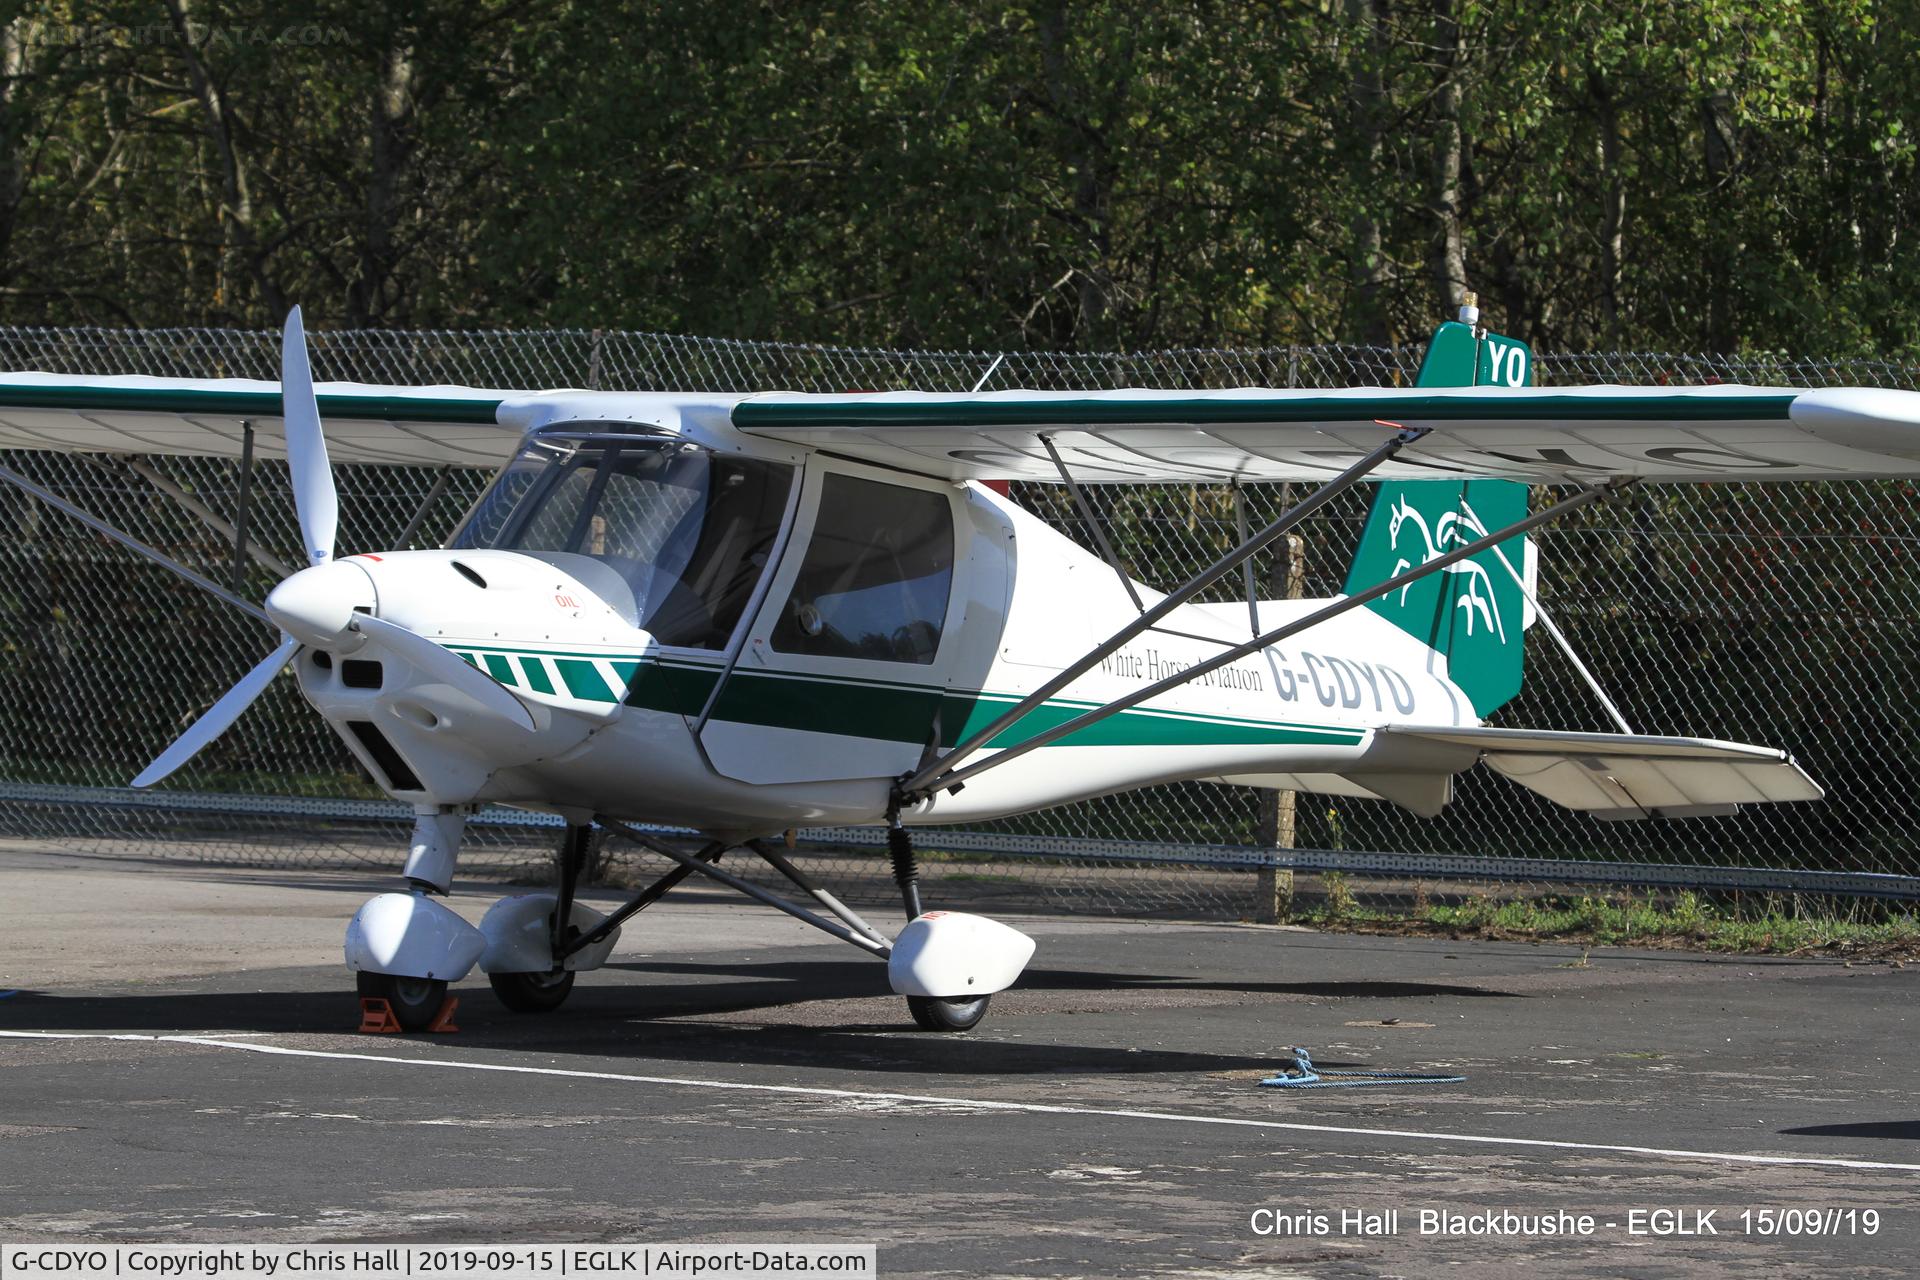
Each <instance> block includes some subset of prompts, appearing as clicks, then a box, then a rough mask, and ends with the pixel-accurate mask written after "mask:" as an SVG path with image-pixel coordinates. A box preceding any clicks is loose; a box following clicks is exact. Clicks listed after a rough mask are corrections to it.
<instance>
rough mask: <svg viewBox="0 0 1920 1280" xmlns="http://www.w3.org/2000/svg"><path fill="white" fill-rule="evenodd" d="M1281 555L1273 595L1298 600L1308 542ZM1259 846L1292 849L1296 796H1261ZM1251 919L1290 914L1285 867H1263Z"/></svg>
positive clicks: (1284, 492) (1284, 494) (1293, 543)
mask: <svg viewBox="0 0 1920 1280" xmlns="http://www.w3.org/2000/svg"><path fill="white" fill-rule="evenodd" d="M1292 502H1293V486H1292V485H1290V484H1289V485H1283V486H1282V487H1281V490H1280V504H1281V506H1282V507H1286V506H1290V505H1291V504H1292ZM1276 545H1277V546H1278V547H1279V550H1280V554H1279V555H1278V556H1277V557H1276V558H1275V560H1274V565H1273V578H1274V586H1275V587H1277V588H1278V590H1277V591H1276V592H1275V594H1276V595H1277V596H1279V597H1280V598H1281V599H1283V600H1298V599H1300V598H1301V597H1302V596H1303V595H1305V594H1306V589H1307V540H1306V539H1305V538H1303V537H1301V536H1300V535H1299V534H1297V533H1290V534H1288V535H1287V536H1286V537H1284V538H1282V539H1281V540H1280V541H1279V542H1278V543H1277V544H1276ZM1260 798H1261V801H1262V804H1261V806H1260V810H1261V812H1260V844H1261V846H1262V847H1263V848H1268V849H1291V848H1293V845H1294V822H1295V818H1296V813H1297V810H1296V807H1295V806H1296V802H1297V799H1298V793H1297V792H1293V791H1273V792H1262V793H1261V797H1260ZM1255 895H1256V898H1257V901H1256V902H1255V904H1254V905H1255V908H1256V910H1255V915H1254V918H1255V919H1256V920H1258V921H1259V922H1260V923H1261V924H1281V923H1284V922H1285V921H1286V920H1287V919H1288V918H1289V917H1290V916H1292V915H1293V871H1292V870H1291V869H1290V868H1285V867H1262V868H1260V875H1259V879H1258V883H1257V884H1256V885H1255Z"/></svg>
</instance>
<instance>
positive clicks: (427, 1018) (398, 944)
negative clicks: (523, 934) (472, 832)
mask: <svg viewBox="0 0 1920 1280" xmlns="http://www.w3.org/2000/svg"><path fill="white" fill-rule="evenodd" d="M466 821H467V810H466V809H464V808H461V807H458V806H446V807H435V806H430V805H423V806H421V807H420V808H418V809H416V810H415V811H414V824H413V841H412V845H411V847H410V849H409V851H408V854H407V865H406V869H405V871H404V872H402V874H403V875H405V876H406V878H407V887H408V892H406V893H383V894H380V895H379V896H378V897H375V898H373V899H371V900H369V901H368V902H366V903H365V904H363V905H362V906H361V908H360V910H359V911H357V912H355V913H354V917H353V920H352V921H351V922H350V923H349V924H348V925H347V943H346V952H347V967H348V968H350V969H353V970H354V971H355V978H354V981H355V985H356V986H357V987H358V988H359V992H360V995H361V996H362V997H363V998H367V997H372V998H378V999H381V1000H385V1001H386V1002H387V1004H388V1006H389V1007H390V1008H391V1009H392V1010H393V1016H394V1018H395V1020H396V1021H398V1022H399V1023H400V1025H401V1027H402V1028H404V1029H405V1030H408V1031H422V1030H425V1029H426V1026H427V1024H428V1023H430V1022H432V1021H433V1019H434V1016H435V1015H436V1014H438V1013H439V1012H440V1006H441V1004H442V1002H444V1001H445V999H446V995H447V984H448V983H449V982H458V981H459V980H460V979H462V978H464V977H466V976H467V973H468V971H469V970H471V969H472V968H473V965H474V962H475V961H476V960H478V959H479V958H480V953H481V951H482V950H484V949H485V947H486V940H485V939H484V938H483V937H482V936H481V934H480V931H479V930H478V929H476V928H474V927H473V926H472V925H470V924H468V923H467V922H466V921H465V920H464V919H462V918H461V917H460V915H459V914H458V913H457V912H455V911H453V910H451V909H450V908H448V907H447V906H445V905H444V904H442V903H441V902H440V901H439V899H440V897H441V896H442V895H444V894H445V893H446V892H447V890H448V889H449V888H451V887H452V884H453V871H454V864H455V862H456V860H457V859H458V857H459V852H460V837H461V834H462V832H463V830H464V829H465V826H466Z"/></svg>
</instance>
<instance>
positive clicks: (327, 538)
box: [280, 307, 340, 564]
mask: <svg viewBox="0 0 1920 1280" xmlns="http://www.w3.org/2000/svg"><path fill="white" fill-rule="evenodd" d="M280 401H281V413H283V414H284V415H285V416H286V420H287V464H288V465H289V466H290V467H291V468H292V470H293V505H294V508H295V510H297V511H298V512H299V514H300V536H301V538H302V539H304V540H305V542H306V544H307V562H308V563H309V564H325V563H326V562H327V561H329V560H331V559H333V540H334V536H335V534H336V533H337V532H338V530H339V527H340V495H339V493H338V492H337V491H336V490H335V489H334V487H333V467H332V464H330V463H329V462H328V461H327V437H326V433H325V432H323V431H322V430H321V429H320V402H319V401H318V400H316V399H314V395H313V370H312V368H311V367H310V366H309V365H308V364H307V331H306V329H305V327H303V326H302V324H301V323H300V308H298V307H295V308H294V309H293V310H291V311H289V312H287V327H286V330H285V332H284V333H283V334H282V335H281V341H280Z"/></svg>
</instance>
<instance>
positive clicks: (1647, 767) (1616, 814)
mask: <svg viewBox="0 0 1920 1280" xmlns="http://www.w3.org/2000/svg"><path fill="white" fill-rule="evenodd" d="M1379 732H1380V733H1382V734H1388V735H1391V736H1392V737H1394V738H1397V739H1403V740H1407V741H1410V742H1414V743H1419V744H1425V745H1431V746H1434V747H1440V748H1443V749H1452V748H1466V749H1468V750H1471V751H1475V752H1478V753H1479V757H1480V762H1481V763H1482V764H1485V765H1486V766H1487V767H1488V768H1490V769H1492V770H1493V771H1494V772H1496V773H1499V774H1502V775H1504V776H1505V777H1508V778H1511V779H1512V780H1513V781H1515V782H1517V783H1519V784H1520V785H1521V786H1523V787H1525V788H1527V789H1528V790H1529V791H1533V792H1537V793H1538V794H1540V795H1542V796H1545V797H1546V798H1547V799H1549V800H1551V801H1553V802H1554V803H1555V804H1557V805H1561V806H1562V807H1564V808H1568V809H1577V810H1580V811H1582V812H1586V813H1590V814H1592V815H1593V816H1594V817H1596V818H1690V817H1708V816H1714V815H1719V814H1726V813H1731V812H1733V810H1734V808H1735V807H1736V806H1738V805H1742V804H1764V803H1778V802H1782V801H1789V800H1818V799H1820V797H1821V796H1822V795H1824V794H1825V792H1823V791H1822V790H1821V789H1820V785H1819V784H1818V783H1816V782H1815V781H1814V780H1813V779H1812V778H1810V777H1808V776H1807V774H1806V771H1805V770H1803V769H1801V767H1800V766H1799V765H1798V764H1796V763H1794V759H1793V757H1792V756H1791V755H1788V754H1787V753H1786V752H1784V751H1776V750H1774V749H1773V748H1771V747H1755V746H1748V745H1747V744H1745V743H1739V742H1716V741H1713V740H1712V739H1708V738H1662V737H1648V736H1645V735H1641V734H1624V733H1558V732H1552V731H1540V730H1533V729H1486V728H1472V729H1467V728H1456V727H1449V726H1439V727H1435V728H1422V727H1418V726H1413V727H1409V726H1402V725H1395V726H1393V727H1392V728H1386V729H1381V730H1379ZM1363 781H1364V779H1363Z"/></svg>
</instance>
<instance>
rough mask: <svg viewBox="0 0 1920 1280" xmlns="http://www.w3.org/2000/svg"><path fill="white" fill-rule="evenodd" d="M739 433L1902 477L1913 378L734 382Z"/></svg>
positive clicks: (1279, 458) (1037, 468)
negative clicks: (1392, 452)
mask: <svg viewBox="0 0 1920 1280" xmlns="http://www.w3.org/2000/svg"><path fill="white" fill-rule="evenodd" d="M733 425H734V426H736V427H738V428H739V429H741V430H742V431H745V432H748V433H751V434H753V435H759V436H768V437H773V438H777V439H780V440H784V441H788V442H791V443H794V444H802V445H809V446H813V447H815V448H819V449H825V450H829V451H832V452H834V453H838V454H842V455H846V456H848V457H853V458H857V459H860V460H862V461H868V462H876V463H881V464H884V465H889V466H895V467H900V468H904V469H909V470H913V471H920V472H931V473H933V474H937V475H944V476H948V477H951V478H953V479H956V480H957V479H976V480H997V479H1036V480H1050V479H1057V478H1058V475H1059V473H1058V471H1057V469H1056V468H1055V466H1054V463H1053V461H1052V459H1051V458H1050V457H1049V456H1048V454H1047V451H1046V447H1045V443H1043V437H1044V440H1045V442H1050V443H1051V444H1052V445H1053V446H1054V448H1055V449H1057V450H1058V451H1059V452H1060V454H1061V456H1062V458H1063V460H1064V462H1065V463H1066V465H1067V466H1068V467H1069V468H1070V469H1071V470H1072V472H1073V473H1074V475H1075V477H1076V478H1078V479H1082V480H1086V481H1090V482H1105V483H1115V482H1119V483H1125V482H1156V483H1165V482H1179V481H1202V482H1216V483H1217V482H1221V481H1229V480H1237V481H1259V480H1314V479H1324V478H1326V477H1328V476H1331V475H1334V474H1336V473H1338V472H1339V471H1341V470H1343V469H1344V468H1345V467H1347V466H1348V465H1349V464H1351V463H1352V462H1353V461H1354V459H1355V458H1357V457H1358V456H1360V455H1362V454H1364V453H1366V452H1367V451H1368V450H1370V449H1372V448H1374V447H1375V446H1377V445H1379V444H1380V443H1382V442H1383V441H1385V440H1387V439H1389V438H1390V437H1391V435H1392V434H1393V433H1394V432H1395V431H1396V430H1398V429H1399V428H1402V427H1425V428H1431V431H1432V434H1430V435H1428V436H1427V437H1426V438H1425V439H1423V440H1421V441H1420V442H1419V443H1418V444H1415V445H1413V446H1411V447H1409V448H1407V449H1405V450H1404V451H1402V452H1401V453H1400V454H1399V456H1398V457H1397V458H1395V459H1394V460H1393V461H1391V462H1389V463H1387V464H1386V465H1384V466H1382V467H1381V468H1380V469H1379V470H1378V471H1377V472H1375V473H1374V474H1375V476H1376V477H1377V478H1382V479H1389V478H1401V479H1419V478H1422V477H1438V476H1447V475H1462V476H1489V477H1502V478H1509V479H1515V480H1526V481H1532V482H1536V483H1543V482H1544V483H1555V482H1564V481H1566V480H1568V479H1569V478H1573V479H1585V480H1594V481H1598V480H1604V479H1608V478H1611V477H1615V476H1640V477H1643V478H1645V479H1649V480H1662V481H1709V480H1839V479H1855V480H1857V479H1866V478H1870V477H1881V476H1920V392H1911V391H1889V390H1880V389H1875V388H1851V387H1846V388H1823V389H1820V390H1814V391H1802V390H1795V389H1793V388H1783V387H1748V386H1735V385H1731V384H1725V385H1716V386H1706V387H1621V386H1587V387H1445V388H1432V387H1427V388H1417V389H1407V390H1399V389H1389V388H1366V387H1361V388H1353V389H1348V390H1338V391H1272V390H1259V389H1251V388H1248V389H1241V390H1234V391H1206V392H1180V391H1100V392H1086V393H1083V392H1043V391H995V392H987V393H983V394H973V395H941V394H930V393H926V392H914V391H895V392H884V393H879V394H872V395H798V394H776V395H758V396H750V397H747V398H746V399H744V400H742V401H740V402H739V403H738V404H736V405H735V406H734V408H733Z"/></svg>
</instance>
